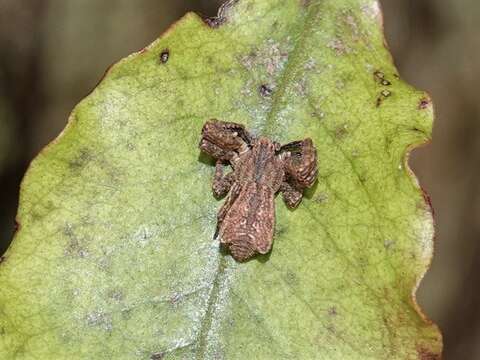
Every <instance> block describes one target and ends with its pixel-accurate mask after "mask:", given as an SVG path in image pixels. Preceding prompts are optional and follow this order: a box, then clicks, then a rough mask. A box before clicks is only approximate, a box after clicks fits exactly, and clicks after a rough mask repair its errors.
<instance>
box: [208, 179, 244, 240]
mask: <svg viewBox="0 0 480 360" xmlns="http://www.w3.org/2000/svg"><path fill="white" fill-rule="evenodd" d="M240 190H241V188H240V186H239V185H236V184H234V185H233V186H232V188H231V191H230V193H229V194H228V197H227V199H226V200H225V202H224V203H223V205H222V207H221V208H220V211H219V212H218V215H217V228H216V229H215V234H214V235H213V238H214V239H216V238H217V237H218V236H219V235H221V230H222V223H223V220H224V219H225V216H227V214H228V212H229V211H230V208H231V207H232V205H233V203H234V202H235V200H236V199H237V197H238V195H239V194H240Z"/></svg>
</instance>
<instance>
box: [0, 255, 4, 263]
mask: <svg viewBox="0 0 480 360" xmlns="http://www.w3.org/2000/svg"><path fill="white" fill-rule="evenodd" d="M4 261H5V256H0V264H1V263H3V262H4Z"/></svg>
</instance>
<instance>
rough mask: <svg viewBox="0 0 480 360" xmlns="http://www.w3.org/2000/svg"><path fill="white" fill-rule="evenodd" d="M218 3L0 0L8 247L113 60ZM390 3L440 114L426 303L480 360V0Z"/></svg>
mask: <svg viewBox="0 0 480 360" xmlns="http://www.w3.org/2000/svg"><path fill="white" fill-rule="evenodd" d="M220 3H221V1H220V0H196V1H195V0H188V1H187V0H183V1H180V0H136V1H130V0H108V1H97V0H82V1H73V0H0V204H1V206H0V254H2V253H3V251H4V250H5V249H6V247H7V246H8V244H9V242H10V240H11V237H12V234H13V231H14V228H15V223H14V217H15V213H16V208H17V205H18V204H17V201H18V190H19V184H20V181H21V179H22V176H23V174H24V173H25V170H26V168H27V166H28V164H29V162H30V161H31V159H32V158H33V157H34V156H35V155H36V154H37V153H38V152H39V151H40V149H41V148H42V147H44V146H45V145H46V144H47V143H48V142H49V141H51V140H52V139H54V138H55V137H56V136H57V135H58V133H59V132H60V131H61V130H62V129H63V127H64V126H65V123H66V120H67V118H68V115H69V113H70V111H71V110H72V109H73V107H74V106H75V104H77V103H78V102H79V101H80V100H81V99H82V98H83V97H84V96H85V95H87V94H88V93H89V91H90V90H91V89H92V88H93V87H94V86H95V85H96V83H97V82H98V81H99V80H100V79H101V77H102V75H103V73H104V72H105V70H106V69H107V67H108V66H109V65H110V64H111V63H113V62H116V61H117V60H119V59H120V58H122V57H124V56H126V55H128V54H130V53H131V52H133V51H136V50H138V49H140V48H142V47H144V46H145V45H147V44H149V43H150V42H151V41H153V40H154V39H155V38H157V37H158V35H159V34H160V33H161V32H162V31H163V30H164V29H166V28H167V27H168V25H169V24H170V23H172V22H173V21H175V20H176V19H178V18H179V17H181V16H182V15H183V14H184V13H185V12H187V11H189V10H193V11H196V12H197V13H199V14H201V15H203V16H214V15H215V14H216V11H217V8H218V6H219V4H220ZM381 3H382V5H383V8H384V19H385V31H386V37H387V41H388V43H389V45H390V49H391V52H392V53H393V56H394V59H395V62H396V64H397V66H398V68H399V71H400V74H401V75H402V77H403V78H404V79H405V80H406V81H407V82H409V83H410V84H412V85H414V86H416V87H418V88H420V89H423V90H426V91H428V92H429V93H430V94H431V96H432V97H433V100H434V103H435V106H436V111H437V118H436V122H435V127H434V133H433V139H434V140H433V142H432V143H431V144H430V145H428V146H425V147H423V148H421V149H418V150H416V151H415V152H414V153H413V155H412V158H411V166H412V167H413V169H414V171H415V172H416V174H417V176H418V177H419V179H420V183H421V184H422V186H423V187H424V188H425V190H426V191H427V192H428V193H429V194H430V196H431V198H432V203H433V206H434V208H435V219H436V223H437V234H436V244H435V250H436V253H435V258H434V260H433V264H432V268H431V270H430V271H429V272H428V274H427V276H426V277H425V279H424V281H423V282H422V285H421V287H420V290H419V294H418V295H419V301H420V303H421V305H422V306H423V307H424V309H425V312H426V313H427V314H428V316H429V317H430V318H432V319H433V320H434V321H435V322H437V323H438V324H439V325H440V327H441V329H442V332H443V334H444V342H445V351H444V357H445V359H462V360H470V359H472V360H474V359H480V286H479V282H477V281H479V280H478V279H477V274H479V275H480V236H479V235H480V98H479V97H478V91H477V87H478V84H480V2H478V1H477V0H402V1H399V0H383V1H381ZM475 284H477V285H475ZM477 340H478V341H477Z"/></svg>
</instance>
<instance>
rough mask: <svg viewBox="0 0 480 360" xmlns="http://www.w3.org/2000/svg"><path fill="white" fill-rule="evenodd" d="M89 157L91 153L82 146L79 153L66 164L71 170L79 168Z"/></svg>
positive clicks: (90, 157)
mask: <svg viewBox="0 0 480 360" xmlns="http://www.w3.org/2000/svg"><path fill="white" fill-rule="evenodd" d="M91 159H92V155H91V154H90V151H89V150H88V149H86V148H84V149H81V150H80V153H79V154H78V155H77V156H76V157H75V158H74V159H72V160H70V162H69V163H68V165H69V167H70V168H71V169H72V170H79V169H81V168H83V167H84V166H85V165H86V164H87V163H88V162H89V161H90V160H91Z"/></svg>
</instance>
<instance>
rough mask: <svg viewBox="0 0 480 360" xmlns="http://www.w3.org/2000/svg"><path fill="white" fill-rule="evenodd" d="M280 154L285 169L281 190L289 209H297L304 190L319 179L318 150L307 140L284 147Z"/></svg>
mask: <svg viewBox="0 0 480 360" xmlns="http://www.w3.org/2000/svg"><path fill="white" fill-rule="evenodd" d="M279 152H280V156H281V158H282V159H283V162H284V169H285V181H284V183H283V184H282V188H281V191H282V192H283V199H284V201H285V203H286V204H287V206H288V207H290V208H296V207H297V206H298V204H300V201H301V200H302V196H303V190H304V189H306V188H309V187H311V186H312V185H313V184H314V183H315V181H316V179H317V175H318V170H317V150H316V149H315V146H314V145H313V142H312V140H311V139H308V138H307V139H305V140H302V141H295V142H292V143H289V144H286V145H283V146H282V147H281V148H280V151H279Z"/></svg>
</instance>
